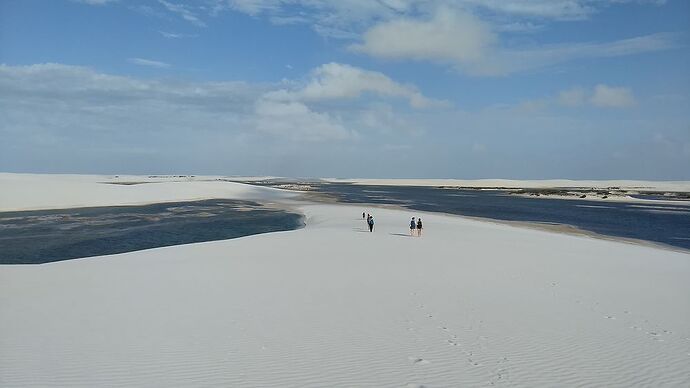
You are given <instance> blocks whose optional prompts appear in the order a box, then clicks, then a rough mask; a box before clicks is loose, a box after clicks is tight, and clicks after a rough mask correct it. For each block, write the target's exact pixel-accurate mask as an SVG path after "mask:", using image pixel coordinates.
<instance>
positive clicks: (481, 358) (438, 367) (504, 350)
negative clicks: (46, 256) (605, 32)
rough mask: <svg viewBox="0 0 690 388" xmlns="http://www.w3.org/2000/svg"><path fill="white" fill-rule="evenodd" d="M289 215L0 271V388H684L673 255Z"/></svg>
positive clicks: (687, 377) (687, 330)
mask: <svg viewBox="0 0 690 388" xmlns="http://www.w3.org/2000/svg"><path fill="white" fill-rule="evenodd" d="M302 210H303V211H304V212H305V214H306V215H307V227H306V228H305V229H302V230H298V231H293V232H281V233H274V234H267V235H257V236H251V237H247V238H241V239H236V240H228V241H219V242H210V243H200V244H192V245H186V246H179V247H168V248H159V249H153V250H148V251H140V252H133V253H128V254H121V255H113V256H105V257H100V258H90V259H82V260H72V261H66V262H57V263H51V264H45V265H40V266H0V309H1V310H2V311H1V314H0V382H1V383H2V384H0V385H2V386H6V387H12V386H26V385H34V386H51V385H53V386H102V385H127V386H169V385H174V386H262V387H290V386H292V387H302V386H311V387H323V386H363V387H400V386H420V385H424V386H430V387H434V386H438V387H448V386H493V385H496V386H525V387H534V386H545V387H553V386H607V387H629V386H675V387H679V386H689V385H690V283H688V281H687V280H688V279H690V255H687V254H683V253H676V252H669V251H664V250H658V249H654V248H647V247H641V246H636V245H629V244H623V243H615V242H610V241H602V240H596V239H589V238H586V237H578V236H568V235H558V234H553V233H548V232H543V231H537V230H528V229H519V228H514V227H510V226H506V225H499V224H492V223H485V222H477V221H471V220H466V219H462V218H459V217H451V216H442V215H430V214H422V216H423V219H424V221H425V225H426V230H425V235H424V236H423V237H422V238H411V237H407V236H406V234H407V230H406V225H407V222H408V219H409V218H408V216H411V215H412V214H411V213H408V212H402V211H395V210H381V209H376V210H373V214H374V215H375V217H376V220H377V226H376V230H375V232H374V233H368V232H365V231H364V230H365V229H364V226H365V225H364V222H363V221H362V220H361V218H360V215H361V212H362V210H364V209H361V208H360V207H356V206H337V205H312V206H303V207H302ZM368 210H371V209H368ZM417 214H419V213H417Z"/></svg>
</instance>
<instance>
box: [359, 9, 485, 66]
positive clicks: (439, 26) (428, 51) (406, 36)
mask: <svg viewBox="0 0 690 388" xmlns="http://www.w3.org/2000/svg"><path fill="white" fill-rule="evenodd" d="M495 41H496V37H495V35H494V34H493V33H492V32H491V29H490V28H489V26H488V25H487V24H485V23H484V22H482V21H481V20H479V19H478V18H476V17H474V16H472V15H470V14H468V13H463V12H458V11H453V10H450V9H448V8H442V9H439V10H438V11H437V12H436V14H435V15H434V17H433V18H431V19H427V20H421V21H420V20H414V19H397V20H392V21H386V22H382V23H380V24H378V25H376V26H374V27H372V28H371V29H369V30H368V31H367V32H365V33H364V35H363V42H362V43H361V44H355V45H352V46H350V49H351V50H353V51H356V52H360V53H364V54H368V55H371V56H375V57H380V58H390V59H416V60H429V61H435V62H445V63H453V64H457V65H462V64H465V63H471V62H476V61H478V60H480V59H482V58H483V57H485V56H486V51H487V50H488V49H489V47H490V46H491V45H493V43H494V42H495Z"/></svg>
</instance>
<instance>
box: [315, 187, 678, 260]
mask: <svg viewBox="0 0 690 388" xmlns="http://www.w3.org/2000/svg"><path fill="white" fill-rule="evenodd" d="M306 194H307V195H310V194H312V193H310V192H306ZM309 202H311V204H314V205H317V204H329V205H339V206H349V207H357V206H364V207H369V208H375V209H388V210H399V211H404V212H408V213H415V214H418V213H421V214H427V215H435V214H440V215H444V216H449V217H458V218H461V219H467V220H473V221H478V222H484V223H490V224H496V225H507V226H512V227H515V228H524V229H532V230H541V231H546V232H550V233H554V234H562V235H569V236H580V237H589V238H592V239H596V240H603V241H610V242H617V243H623V244H630V245H635V246H643V247H647V248H656V249H660V250H664V251H670V252H676V253H684V254H690V249H684V248H682V247H677V246H673V245H668V244H664V243H660V242H655V241H649V240H642V239H636V238H629V237H620V236H611V235H606V234H601V233H597V232H594V231H590V230H586V229H581V228H578V227H577V226H574V225H569V224H559V223H549V222H540V221H511V220H502V219H499V218H489V217H476V216H468V215H462V214H455V213H448V212H443V211H429V210H416V209H409V208H406V207H404V206H403V205H399V204H379V203H361V204H359V203H350V202H338V201H337V200H336V199H330V200H324V201H322V202H320V201H313V200H312V201H307V200H305V203H307V204H309ZM401 229H403V228H402V227H401Z"/></svg>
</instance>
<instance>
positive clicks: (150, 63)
mask: <svg viewBox="0 0 690 388" xmlns="http://www.w3.org/2000/svg"><path fill="white" fill-rule="evenodd" d="M127 62H129V63H133V64H135V65H140V66H148V67H156V68H159V69H165V68H168V67H170V64H169V63H165V62H160V61H153V60H151V59H144V58H128V59H127Z"/></svg>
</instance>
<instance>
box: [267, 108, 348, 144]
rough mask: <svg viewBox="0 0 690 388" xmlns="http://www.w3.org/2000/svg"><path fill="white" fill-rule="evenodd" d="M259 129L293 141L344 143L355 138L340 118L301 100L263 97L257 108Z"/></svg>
mask: <svg viewBox="0 0 690 388" xmlns="http://www.w3.org/2000/svg"><path fill="white" fill-rule="evenodd" d="M255 113H256V117H255V125H256V129H257V130H259V131H262V132H266V133H269V134H272V135H278V136H281V137H286V138H289V139H293V140H304V141H325V140H344V139H348V138H351V137H353V136H354V133H353V132H350V131H348V130H347V129H345V127H344V126H343V124H342V123H340V122H339V120H338V119H337V118H334V117H333V116H331V115H330V114H328V113H318V112H314V111H313V110H311V109H310V108H309V107H307V106H306V105H305V104H303V103H301V102H297V101H276V100H274V99H271V98H260V99H259V100H258V101H257V102H256V105H255Z"/></svg>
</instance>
